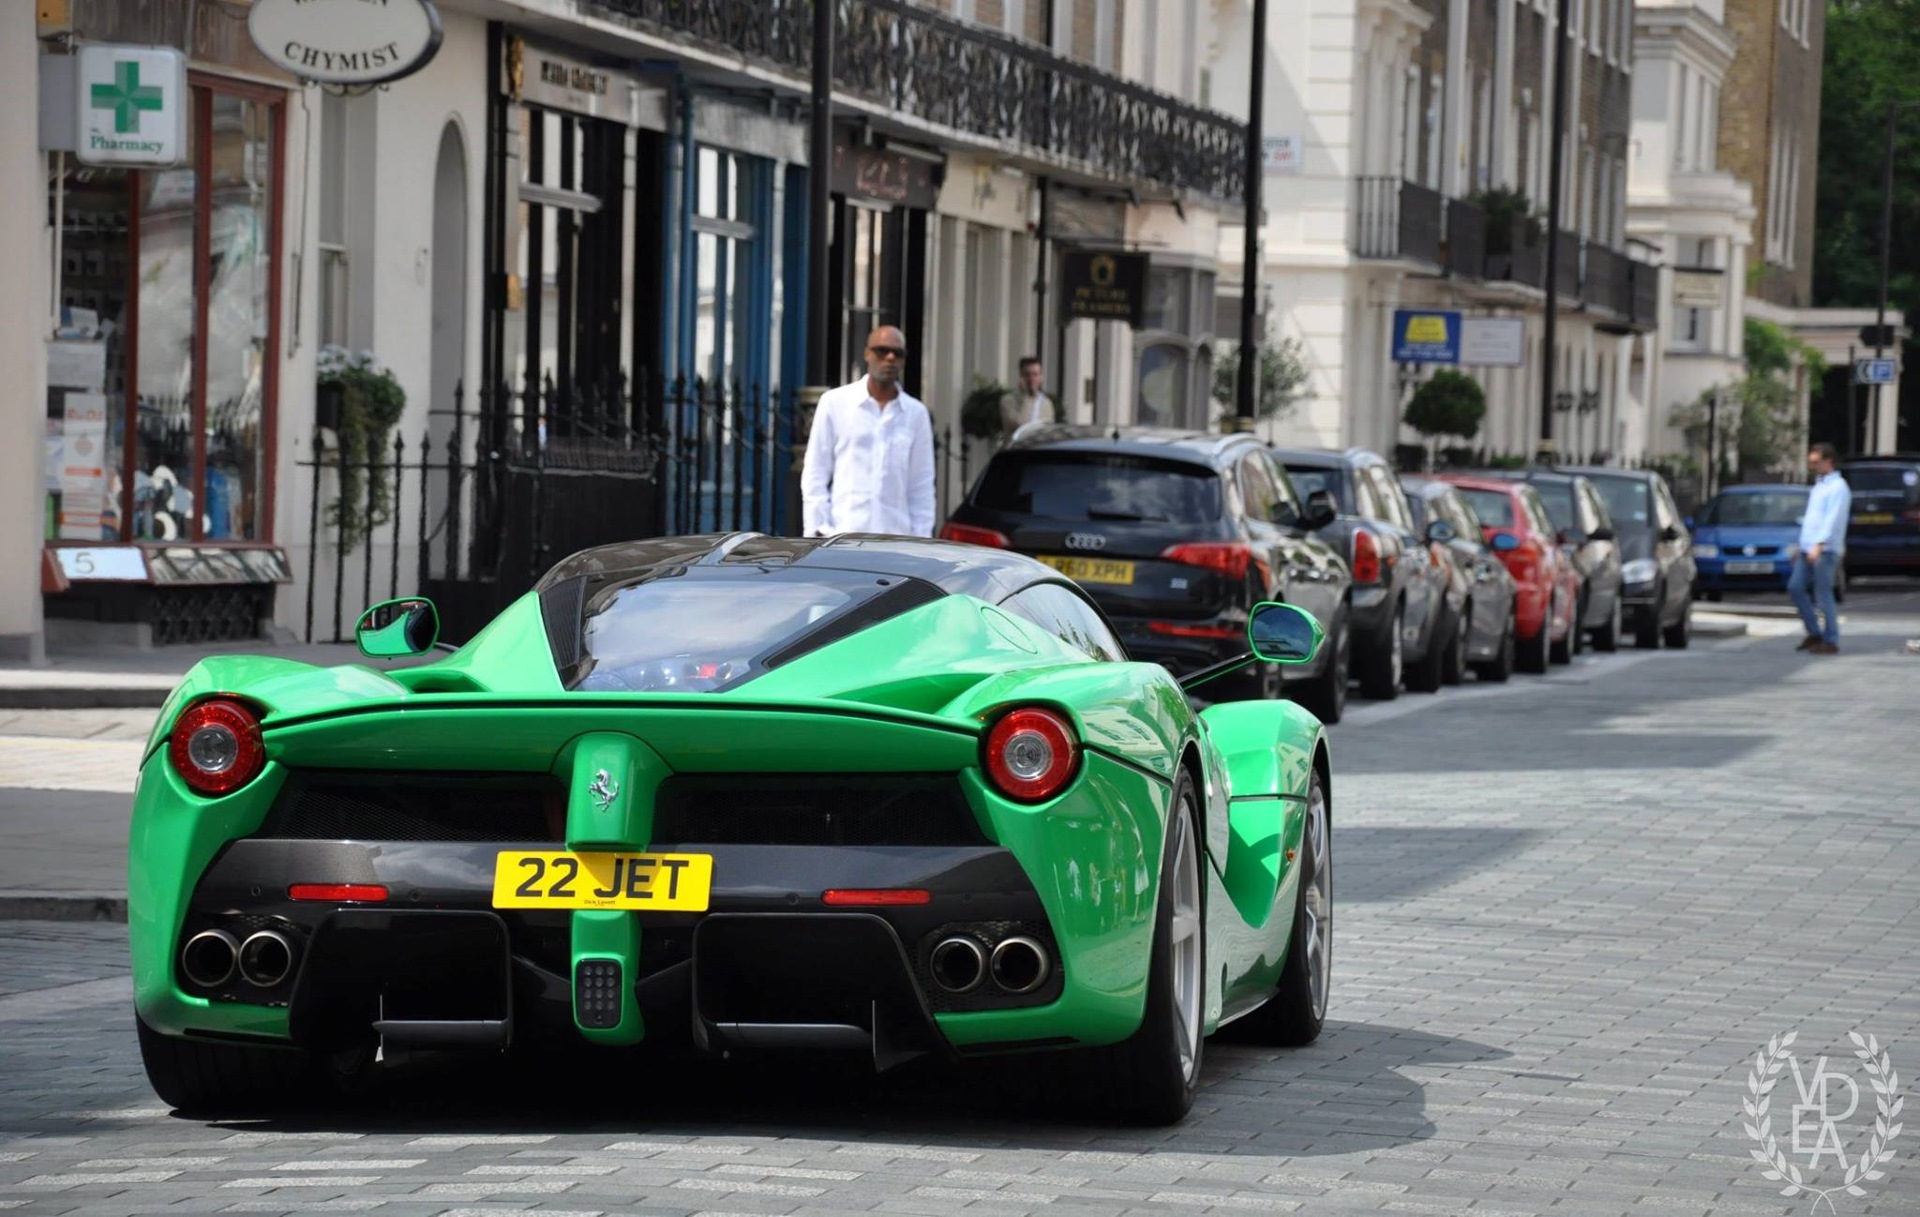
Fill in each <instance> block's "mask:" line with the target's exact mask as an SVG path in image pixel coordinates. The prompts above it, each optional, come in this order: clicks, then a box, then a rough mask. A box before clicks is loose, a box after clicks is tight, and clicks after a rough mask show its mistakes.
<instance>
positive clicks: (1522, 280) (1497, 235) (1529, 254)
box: [1486, 217, 1547, 288]
mask: <svg viewBox="0 0 1920 1217" xmlns="http://www.w3.org/2000/svg"><path fill="white" fill-rule="evenodd" d="M1486 277H1487V279H1488V280H1490V281H1493V282H1500V283H1518V284H1522V285H1524V286H1526V287H1535V288H1537V287H1541V286H1543V285H1544V284H1545V283H1546V278H1547V245H1546V238H1545V234H1544V233H1542V232H1541V230H1540V227H1539V225H1537V224H1536V223H1534V222H1533V221H1532V220H1523V219H1519V218H1517V217H1516V218H1514V219H1511V220H1509V221H1508V222H1507V226H1506V231H1505V232H1499V231H1498V230H1489V232H1488V234H1487V260H1486Z"/></svg>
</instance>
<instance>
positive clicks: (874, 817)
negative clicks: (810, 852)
mask: <svg viewBox="0 0 1920 1217" xmlns="http://www.w3.org/2000/svg"><path fill="white" fill-rule="evenodd" d="M653 842H654V844H655V845H656V846H658V845H663V844H674V845H987V844H990V842H989V841H988V840H987V838H986V835H985V834H984V833H982V832H981V831H980V824H979V821H978V820H977V819H975V817H974V814H973V809H972V807H970V806H969V805H968V803H967V800H966V796H965V795H963V794H962V793H961V792H960V783H959V780H958V779H957V778H955V777H953V776H952V775H951V774H875V775H871V776H858V777H849V776H845V775H840V774H833V775H823V774H810V773H798V774H762V775H754V776H741V775H737V774H680V775H677V776H674V777H670V778H668V779H667V780H666V781H665V782H664V783H662V784H661V787H660V794H659V798H658V801H657V802H656V803H655V805H654V813H653Z"/></svg>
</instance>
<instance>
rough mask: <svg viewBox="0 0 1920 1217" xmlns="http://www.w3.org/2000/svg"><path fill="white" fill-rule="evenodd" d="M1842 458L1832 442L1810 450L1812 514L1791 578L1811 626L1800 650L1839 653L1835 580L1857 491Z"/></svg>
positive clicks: (1804, 522) (1796, 601)
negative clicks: (1845, 473) (1839, 466)
mask: <svg viewBox="0 0 1920 1217" xmlns="http://www.w3.org/2000/svg"><path fill="white" fill-rule="evenodd" d="M1839 459H1840V456H1839V453H1837V452H1835V451H1834V449H1833V445H1832V444H1815V445H1814V446H1813V449H1812V451H1810V452H1808V453H1807V468H1808V469H1810V470H1812V471H1813V476H1814V483H1813V492H1812V493H1811V494H1809V495H1808V496H1807V514H1806V515H1804V516H1802V517H1801V518H1800V553H1799V554H1798V556H1796V557H1795V558H1794V560H1793V574H1792V575H1791V576H1789V577H1788V579H1787V593H1788V594H1789V595H1791V596H1792V597H1793V605H1794V607H1795V608H1797V609H1799V610H1800V620H1801V621H1802V622H1803V623H1805V625H1806V627H1807V637H1806V639H1805V640H1804V641H1803V642H1801V644H1800V649H1801V650H1803V651H1807V652H1810V653H1812V654H1815V655H1837V654H1839V653H1840V614H1839V612H1838V611H1837V610H1836V609H1835V607H1834V603H1833V581H1834V576H1835V575H1836V574H1838V573H1839V570H1840V560H1841V555H1843V554H1845V553H1846V550H1847V512H1848V509H1849V508H1851V507H1852V506H1853V491H1851V490H1850V489H1848V488H1847V479H1845V478H1843V477H1841V476H1840V474H1839V472H1838V471H1837V470H1836V469H1834V465H1835V464H1836V463H1838V461H1839ZM1816 607H1817V608H1818V614H1816V612H1815V609H1816ZM1823 617H1824V618H1825V624H1824V625H1823V624H1821V618H1823Z"/></svg>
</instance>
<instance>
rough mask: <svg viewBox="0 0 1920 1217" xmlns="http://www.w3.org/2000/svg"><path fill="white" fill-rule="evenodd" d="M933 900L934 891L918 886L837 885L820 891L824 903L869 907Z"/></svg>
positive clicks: (922, 902) (926, 902)
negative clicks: (873, 886)
mask: <svg viewBox="0 0 1920 1217" xmlns="http://www.w3.org/2000/svg"><path fill="white" fill-rule="evenodd" d="M932 901H933V893H932V892H929V891H924V890H922V889H920V888H916V887H881V888H858V887H847V888H840V887H836V888H829V889H828V890H826V891H824V892H821V893H820V902H821V903H822V904H837V905H842V906H845V905H864V906H867V907H869V908H870V907H873V906H875V905H887V904H929V903H931V902H932Z"/></svg>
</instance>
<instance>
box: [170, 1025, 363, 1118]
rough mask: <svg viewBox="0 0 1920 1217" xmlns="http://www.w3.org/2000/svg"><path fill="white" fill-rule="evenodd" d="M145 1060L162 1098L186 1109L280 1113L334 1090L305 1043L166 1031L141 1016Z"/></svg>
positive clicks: (310, 1101) (171, 1104)
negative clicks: (281, 1044) (234, 1040)
mask: <svg viewBox="0 0 1920 1217" xmlns="http://www.w3.org/2000/svg"><path fill="white" fill-rule="evenodd" d="M134 1022H135V1024H136V1026H137V1027H138V1029H139V1033H140V1061H141V1063H142V1064H143V1065H145V1066H146V1070H147V1081H148V1082H149V1083H150V1084H151V1085H152V1086H153V1092H154V1093H155V1094H157V1095H159V1096H160V1101H161V1102H163V1103H165V1104H167V1105H168V1106H169V1107H176V1108H180V1109H182V1110H185V1111H220V1112H227V1111H248V1112H276V1111H287V1110H293V1109H296V1108H297V1107H299V1106H301V1105H303V1104H304V1105H311V1104H313V1103H315V1102H316V1100H318V1099H319V1098H320V1097H321V1096H323V1095H327V1094H329V1093H330V1092H331V1091H332V1084H331V1083H330V1082H329V1080H328V1079H327V1077H326V1074H325V1071H324V1070H322V1069H321V1068H320V1064H319V1059H318V1058H317V1057H316V1056H315V1055H314V1054H313V1053H311V1052H307V1051H305V1050H303V1049H300V1048H294V1047H286V1048H277V1047H266V1046H255V1045H252V1044H228V1043H220V1042H218V1041H214V1040H202V1039H188V1038H187V1037H185V1036H176V1035H162V1034H161V1033H160V1032H158V1031H155V1030H154V1029H153V1028H152V1027H149V1026H148V1025H147V1023H146V1020H145V1019H142V1018H139V1017H138V1016H136V1017H135V1019H134Z"/></svg>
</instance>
